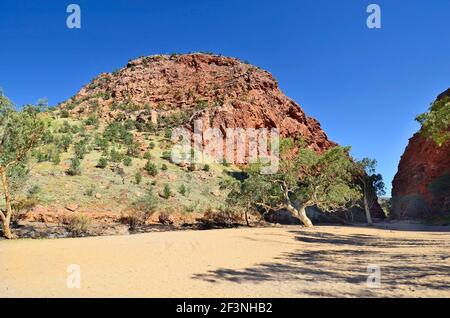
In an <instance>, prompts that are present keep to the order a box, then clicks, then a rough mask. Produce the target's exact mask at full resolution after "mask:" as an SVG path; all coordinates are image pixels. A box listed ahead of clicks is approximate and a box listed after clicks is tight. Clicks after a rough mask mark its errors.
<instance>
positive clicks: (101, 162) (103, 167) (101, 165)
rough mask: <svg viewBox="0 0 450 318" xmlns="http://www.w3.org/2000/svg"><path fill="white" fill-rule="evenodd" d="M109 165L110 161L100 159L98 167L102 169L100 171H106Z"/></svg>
mask: <svg viewBox="0 0 450 318" xmlns="http://www.w3.org/2000/svg"><path fill="white" fill-rule="evenodd" d="M107 165H108V159H106V158H105V157H100V159H99V160H98V163H97V165H96V167H97V168H100V169H105V168H106V166H107Z"/></svg>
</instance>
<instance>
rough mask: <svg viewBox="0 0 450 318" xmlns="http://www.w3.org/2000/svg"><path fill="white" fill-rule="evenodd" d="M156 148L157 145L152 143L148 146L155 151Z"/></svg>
mask: <svg viewBox="0 0 450 318" xmlns="http://www.w3.org/2000/svg"><path fill="white" fill-rule="evenodd" d="M155 147H156V145H155V143H154V142H153V141H152V142H150V143H149V144H148V148H150V149H154V148H155Z"/></svg>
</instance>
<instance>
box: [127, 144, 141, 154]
mask: <svg viewBox="0 0 450 318" xmlns="http://www.w3.org/2000/svg"><path fill="white" fill-rule="evenodd" d="M140 154H141V149H140V144H139V142H137V141H135V140H133V141H132V142H131V144H129V145H128V147H127V155H128V156H130V157H134V158H139V156H140Z"/></svg>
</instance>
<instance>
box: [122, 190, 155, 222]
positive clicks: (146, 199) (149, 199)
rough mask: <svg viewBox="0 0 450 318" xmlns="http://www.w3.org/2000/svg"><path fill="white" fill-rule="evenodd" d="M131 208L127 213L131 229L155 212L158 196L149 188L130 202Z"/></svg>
mask: <svg viewBox="0 0 450 318" xmlns="http://www.w3.org/2000/svg"><path fill="white" fill-rule="evenodd" d="M131 207H132V209H131V211H130V213H129V214H128V217H127V220H128V224H129V226H130V229H131V230H135V229H136V227H137V226H141V225H144V224H145V222H146V221H147V219H148V218H149V217H150V216H151V215H152V214H153V213H154V212H155V210H156V208H157V207H158V198H157V197H156V196H155V195H154V194H153V191H152V190H151V189H150V190H148V191H147V193H146V194H145V195H144V196H142V197H140V198H138V199H137V200H136V201H134V202H133V203H132V206H131Z"/></svg>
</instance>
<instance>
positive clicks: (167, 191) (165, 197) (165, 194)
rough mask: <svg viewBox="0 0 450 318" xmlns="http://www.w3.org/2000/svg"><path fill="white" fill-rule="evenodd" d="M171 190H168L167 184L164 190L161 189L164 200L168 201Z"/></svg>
mask: <svg viewBox="0 0 450 318" xmlns="http://www.w3.org/2000/svg"><path fill="white" fill-rule="evenodd" d="M172 195H173V194H172V190H170V186H169V184H167V183H166V184H164V188H163V192H162V197H163V198H164V199H168V198H170V197H171V196H172Z"/></svg>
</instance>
